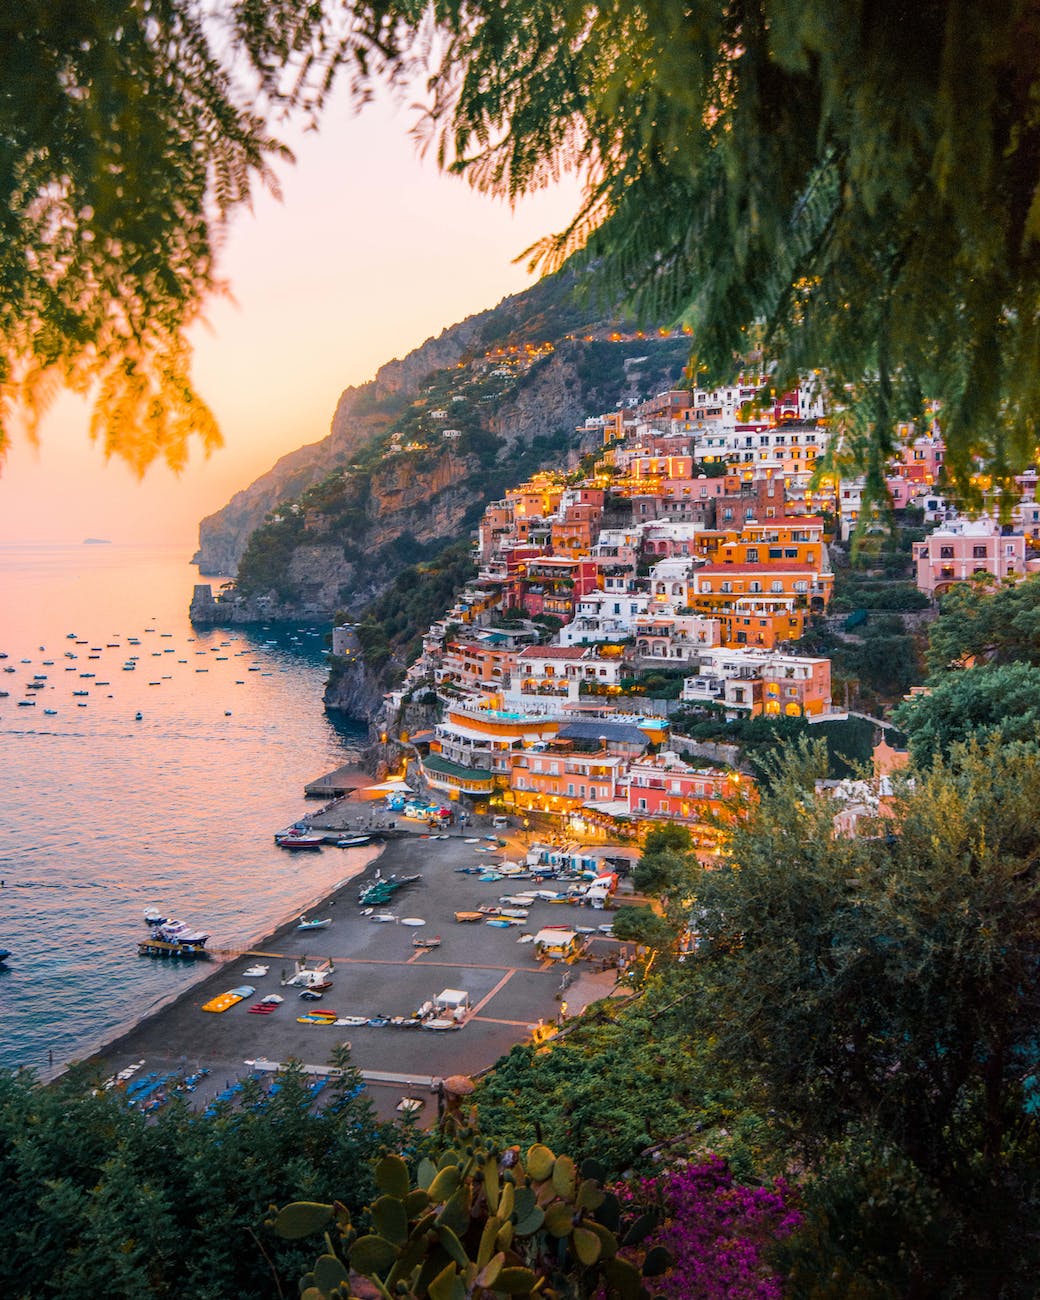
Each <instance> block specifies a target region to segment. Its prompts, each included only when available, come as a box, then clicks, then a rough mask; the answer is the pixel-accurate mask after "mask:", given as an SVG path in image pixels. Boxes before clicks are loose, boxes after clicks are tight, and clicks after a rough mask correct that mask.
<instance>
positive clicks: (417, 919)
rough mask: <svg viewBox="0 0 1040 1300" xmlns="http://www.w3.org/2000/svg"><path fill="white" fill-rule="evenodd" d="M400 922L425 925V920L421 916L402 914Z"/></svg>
mask: <svg viewBox="0 0 1040 1300" xmlns="http://www.w3.org/2000/svg"><path fill="white" fill-rule="evenodd" d="M401 924H402V925H413V926H420V925H425V924H426V922H425V921H424V920H423V919H422V917H421V916H402V917H401Z"/></svg>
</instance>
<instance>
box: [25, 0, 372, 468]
mask: <svg viewBox="0 0 1040 1300" xmlns="http://www.w3.org/2000/svg"><path fill="white" fill-rule="evenodd" d="M382 28H383V6H382V5H380V4H366V3H364V2H363V0H362V3H359V4H352V5H351V6H349V9H344V8H341V7H339V6H336V7H334V6H332V5H330V6H329V8H328V12H327V13H326V12H323V10H322V8H321V6H320V5H308V6H300V5H296V4H289V3H275V4H268V3H258V2H257V0H232V3H229V4H226V5H223V6H220V7H218V8H214V7H213V6H209V5H205V4H203V3H201V0H153V2H150V3H145V4H135V5H125V4H115V5H96V4H89V5H72V6H70V5H57V4H54V3H52V0H23V2H22V3H20V4H18V5H17V6H5V8H4V12H3V14H2V16H0V82H2V84H3V87H4V94H3V98H2V101H0V231H2V238H0V283H2V284H3V294H2V295H0V452H2V450H3V446H4V442H5V438H6V434H7V425H8V421H9V417H10V414H11V408H12V404H13V403H14V402H16V401H18V402H20V403H21V404H22V405H23V407H24V408H25V409H26V410H27V411H28V412H29V413H30V414H31V415H33V416H38V415H39V413H40V412H41V410H42V409H43V408H44V407H45V405H46V401H47V398H48V396H49V395H50V393H51V392H52V391H53V387H54V380H55V378H57V379H59V380H61V381H64V382H66V383H67V384H69V385H70V386H71V387H73V388H75V389H81V390H84V389H86V388H88V387H90V386H93V387H94V391H95V394H96V404H95V410H94V418H93V422H92V426H91V428H92V434H93V436H95V437H98V438H100V439H101V440H102V442H103V443H104V446H105V449H106V451H108V452H116V453H118V454H119V455H121V456H123V457H124V458H125V459H126V460H127V461H128V462H129V463H130V464H131V465H132V466H133V467H134V468H135V469H137V470H138V471H143V470H144V469H145V468H146V467H147V466H148V464H149V463H150V462H151V461H152V460H154V459H155V458H156V457H162V458H163V459H165V460H166V461H167V462H168V463H169V464H170V465H172V466H174V467H175V468H177V467H180V466H181V465H183V464H184V461H185V458H186V455H187V444H188V439H189V438H190V437H191V436H192V435H197V436H198V437H199V438H200V439H201V441H202V443H203V445H204V446H205V447H207V448H209V447H212V446H214V445H216V444H217V442H218V441H219V436H218V433H217V429H216V425H215V423H214V420H213V417H212V415H211V414H210V412H209V410H208V409H207V408H206V406H205V404H204V403H203V402H202V401H201V399H200V398H199V396H198V395H197V393H196V392H195V391H194V389H193V387H192V384H191V380H190V375H189V370H190V347H189V345H188V343H187V341H186V338H185V331H186V330H187V328H188V327H189V326H190V325H191V324H192V323H193V322H194V321H195V320H196V319H197V318H198V315H199V312H200V308H201V306H202V304H203V302H204V301H205V299H206V297H207V296H208V295H209V294H211V293H213V292H215V291H217V290H219V287H220V286H219V281H218V277H217V271H216V266H215V259H216V252H217V247H218V245H219V242H220V237H221V232H222V230H223V228H224V226H225V224H226V221H227V218H228V217H229V215H230V214H231V213H232V212H233V211H234V210H235V209H237V208H238V207H240V206H241V205H242V204H243V203H246V202H248V200H249V198H250V193H251V191H252V189H253V188H254V187H255V186H256V185H257V184H258V183H259V184H262V185H263V184H266V185H270V186H273V184H274V182H273V178H272V176H271V173H270V169H269V164H270V161H271V160H272V159H274V158H277V157H286V156H287V150H286V149H285V148H284V147H283V146H282V145H280V144H279V143H278V141H277V140H276V139H275V138H274V136H273V135H272V133H271V131H270V129H269V127H268V123H267V120H266V118H267V117H268V116H270V117H274V116H275V115H276V114H280V113H281V112H282V111H283V110H284V109H286V108H289V107H296V108H298V109H299V110H301V111H302V112H313V111H315V110H316V109H317V108H318V107H319V106H320V103H321V100H322V99H323V98H324V93H325V90H326V88H327V84H328V78H329V77H330V76H331V74H332V71H333V69H334V68H335V67H337V66H341V65H342V66H346V65H349V64H354V65H355V66H357V65H358V64H359V63H362V64H365V66H370V65H371V61H372V59H373V57H375V56H377V54H378V50H379V47H380V45H381V44H382V43H383V38H382V36H381V31H382ZM265 107H266V112H265Z"/></svg>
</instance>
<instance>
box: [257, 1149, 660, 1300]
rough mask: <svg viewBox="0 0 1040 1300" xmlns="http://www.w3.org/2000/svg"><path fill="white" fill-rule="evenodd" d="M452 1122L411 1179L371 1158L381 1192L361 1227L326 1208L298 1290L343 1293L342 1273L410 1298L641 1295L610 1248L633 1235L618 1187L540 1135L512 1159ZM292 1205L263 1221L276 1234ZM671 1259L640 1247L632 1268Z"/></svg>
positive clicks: (325, 1298) (634, 1276) (346, 1298)
mask: <svg viewBox="0 0 1040 1300" xmlns="http://www.w3.org/2000/svg"><path fill="white" fill-rule="evenodd" d="M455 1127H456V1130H457V1132H456V1140H457V1143H458V1146H459V1147H461V1148H462V1149H461V1150H458V1149H456V1148H449V1149H448V1150H446V1151H444V1152H443V1153H442V1154H441V1156H440V1160H439V1163H438V1166H437V1167H436V1169H435V1168H434V1166H433V1165H432V1162H430V1161H428V1160H424V1161H423V1162H421V1164H420V1169H419V1177H418V1181H417V1183H416V1185H415V1187H414V1188H413V1187H412V1186H411V1183H410V1179H409V1176H408V1167H407V1165H406V1164H405V1163H404V1161H403V1160H401V1159H400V1158H399V1157H396V1156H387V1157H385V1158H384V1159H383V1160H382V1161H380V1163H379V1165H378V1166H377V1168H376V1181H377V1182H378V1184H379V1187H380V1190H381V1192H382V1195H381V1196H379V1197H378V1199H376V1200H375V1201H373V1202H372V1204H371V1205H370V1206H369V1207H368V1213H369V1217H370V1219H371V1224H372V1229H373V1230H372V1231H370V1232H368V1233H367V1234H365V1235H363V1236H359V1235H357V1231H356V1230H355V1228H354V1226H353V1223H352V1221H351V1217H350V1214H349V1212H347V1210H346V1207H345V1206H343V1205H341V1204H336V1205H334V1206H333V1205H330V1206H326V1207H325V1210H326V1218H327V1219H331V1218H332V1217H333V1215H335V1218H336V1226H337V1229H338V1232H337V1237H336V1239H335V1240H334V1239H333V1237H332V1236H331V1235H330V1234H328V1233H326V1235H325V1245H326V1253H325V1254H323V1255H321V1256H320V1257H319V1258H318V1260H317V1261H316V1263H315V1264H314V1266H313V1268H312V1269H311V1270H310V1271H309V1272H308V1273H306V1274H305V1275H304V1277H303V1279H302V1281H301V1283H300V1292H301V1295H302V1296H304V1297H306V1300H350V1297H351V1296H352V1295H353V1294H354V1287H353V1284H352V1279H351V1272H353V1273H355V1274H358V1275H360V1276H361V1277H364V1278H367V1279H368V1281H369V1283H370V1284H374V1285H375V1287H376V1289H377V1291H378V1293H379V1294H380V1295H384V1296H395V1295H399V1296H402V1297H409V1298H411V1300H417V1298H418V1297H429V1300H492V1298H493V1297H496V1296H501V1295H518V1296H532V1295H535V1294H536V1293H545V1294H560V1293H561V1292H564V1293H566V1294H573V1295H591V1294H593V1293H596V1294H600V1295H602V1296H603V1297H604V1300H648V1296H649V1292H647V1291H646V1290H645V1289H644V1287H643V1285H642V1282H641V1273H640V1269H639V1267H638V1266H637V1264H636V1263H634V1262H633V1261H632V1259H631V1258H624V1259H622V1258H620V1257H619V1253H618V1252H619V1248H620V1244H621V1242H622V1240H625V1241H626V1242H627V1241H628V1240H629V1238H631V1240H632V1241H633V1243H634V1242H635V1241H636V1240H637V1234H635V1233H634V1232H633V1231H632V1229H633V1227H634V1226H636V1221H637V1220H638V1218H639V1215H638V1213H637V1214H635V1215H630V1216H628V1218H622V1216H621V1205H620V1202H619V1201H618V1199H617V1197H616V1196H613V1195H608V1193H606V1192H605V1191H604V1190H603V1189H602V1187H601V1186H600V1182H599V1179H600V1178H601V1177H602V1170H601V1167H600V1166H598V1165H597V1166H596V1171H595V1172H594V1171H593V1170H592V1169H591V1168H588V1169H587V1168H585V1167H583V1168H582V1169H580V1170H579V1167H578V1165H577V1164H576V1163H575V1161H574V1160H573V1159H572V1158H571V1157H570V1156H568V1155H555V1154H554V1153H553V1151H552V1150H550V1148H549V1147H547V1146H545V1145H543V1144H542V1143H540V1142H536V1143H534V1144H532V1145H531V1146H530V1147H529V1148H528V1150H527V1153H526V1156H524V1157H523V1158H521V1155H520V1148H519V1147H518V1146H512V1147H510V1148H509V1149H507V1150H506V1151H504V1152H502V1151H500V1150H499V1149H497V1148H496V1147H495V1146H494V1145H493V1144H485V1143H482V1142H481V1141H480V1140H479V1139H478V1138H477V1136H476V1134H475V1133H473V1132H472V1131H471V1130H469V1129H467V1128H464V1127H460V1126H458V1125H457V1124H456V1125H455ZM299 1209H300V1207H297V1206H292V1205H289V1206H286V1207H284V1208H283V1209H282V1210H281V1211H280V1212H279V1214H278V1215H277V1216H276V1217H275V1218H274V1219H273V1220H270V1224H269V1226H270V1227H272V1228H273V1229H274V1231H275V1233H276V1234H281V1231H282V1229H281V1227H280V1225H281V1224H282V1223H283V1221H284V1219H285V1217H286V1215H287V1214H288V1215H293V1214H295V1213H296V1212H297V1211H298V1210H299ZM601 1209H602V1210H603V1216H602V1217H603V1220H604V1221H602V1222H601V1221H600V1220H598V1219H597V1218H596V1212H597V1211H599V1210H601ZM607 1222H609V1223H610V1224H611V1225H612V1226H609V1227H608V1226H607ZM643 1235H645V1234H643ZM631 1253H634V1252H630V1254H631ZM670 1262H671V1259H670V1256H669V1257H667V1258H665V1259H661V1258H660V1257H659V1256H655V1257H654V1258H653V1259H651V1257H650V1255H649V1254H647V1255H646V1258H645V1260H644V1269H643V1272H644V1273H645V1275H646V1276H648V1277H649V1276H657V1275H658V1274H659V1273H661V1272H664V1271H665V1270H666V1269H667V1267H668V1265H669V1263H670ZM348 1264H349V1268H348ZM547 1283H548V1287H546V1284H547ZM543 1288H545V1291H544V1292H543Z"/></svg>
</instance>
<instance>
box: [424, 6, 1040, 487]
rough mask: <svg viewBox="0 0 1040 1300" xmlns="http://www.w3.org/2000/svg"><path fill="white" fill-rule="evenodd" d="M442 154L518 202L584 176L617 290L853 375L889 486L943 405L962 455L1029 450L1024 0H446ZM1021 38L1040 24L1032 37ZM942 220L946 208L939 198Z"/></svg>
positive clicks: (715, 330)
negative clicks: (930, 412)
mask: <svg viewBox="0 0 1040 1300" xmlns="http://www.w3.org/2000/svg"><path fill="white" fill-rule="evenodd" d="M437 9H438V13H439V14H440V15H441V16H442V17H443V20H444V21H445V22H446V24H447V25H448V27H449V30H450V31H451V33H452V38H451V39H450V40H449V41H448V42H447V45H446V48H445V52H444V57H443V62H442V64H441V67H440V70H439V72H440V75H439V77H438V78H437V79H435V82H434V88H435V91H436V92H438V93H437V98H436V102H435V105H434V110H433V112H434V117H435V121H436V122H437V123H438V125H439V126H440V134H439V145H440V152H441V157H442V159H443V160H444V161H445V162H447V163H448V164H449V165H450V166H452V167H453V168H454V169H456V170H459V171H462V172H466V173H467V174H468V175H469V176H470V177H471V179H472V180H473V181H474V183H475V184H477V185H479V186H481V187H483V188H486V189H488V190H491V191H493V192H504V193H508V194H510V195H513V196H515V195H517V194H519V193H522V192H524V191H526V190H528V189H531V188H533V187H535V186H537V185H539V184H541V183H543V182H544V181H545V180H546V179H547V178H548V177H549V176H551V175H552V174H553V173H554V171H555V169H556V168H558V167H560V166H569V167H573V168H575V169H576V170H578V171H580V172H582V173H583V174H584V176H585V177H586V179H587V188H586V192H585V199H584V202H583V205H582V207H581V210H580V212H579V213H578V214H577V215H576V217H575V218H574V221H573V222H572V223H571V225H570V226H569V227H568V228H567V229H566V230H565V231H564V232H563V233H562V234H561V235H559V236H558V237H556V238H555V239H552V240H549V241H547V242H546V243H545V244H543V245H542V246H541V248H540V250H539V252H540V254H541V256H542V257H543V258H544V259H545V260H546V261H547V262H548V264H550V265H553V264H556V263H557V262H559V261H560V260H562V259H563V258H564V257H566V256H567V255H568V254H570V253H571V252H572V251H573V250H575V249H582V250H583V251H584V255H585V258H586V265H587V266H589V267H595V268H596V275H597V276H598V277H599V278H600V280H601V282H603V283H605V284H606V285H608V286H609V287H610V288H611V289H612V290H615V291H623V292H625V293H627V294H628V295H629V296H630V297H631V298H632V299H633V300H634V301H635V303H636V304H637V306H639V307H640V308H641V309H642V311H643V312H644V313H646V314H649V315H650V316H652V317H656V318H658V319H660V318H667V317H672V318H680V317H681V318H684V319H686V320H688V321H690V322H691V323H692V324H693V326H694V332H695V347H696V358H695V368H699V367H700V366H701V365H704V366H706V367H707V368H708V369H709V370H710V371H711V372H712V373H713V374H714V375H721V374H724V373H728V372H730V370H731V368H732V366H733V357H734V354H744V353H746V352H747V351H748V347H749V342H751V341H753V339H754V330H753V327H755V326H756V323H757V322H762V329H761V332H760V334H759V335H758V338H760V339H761V340H762V341H763V342H764V344H765V346H766V347H767V348H768V349H769V351H770V353H771V355H773V356H774V357H775V358H776V359H777V361H778V367H779V368H778V374H777V379H778V381H779V382H786V381H787V380H788V379H789V378H790V377H791V376H793V375H794V374H796V373H805V372H806V371H808V370H811V369H812V368H814V367H825V368H826V369H827V371H828V373H829V376H830V379H831V382H832V384H834V385H835V386H836V388H837V391H842V386H843V385H851V388H850V389H849V390H848V397H849V408H848V412H847V416H846V417H845V419H844V423H845V426H846V433H847V438H846V440H845V441H846V442H850V443H855V442H857V441H859V442H861V443H862V444H863V445H864V447H865V452H864V455H863V456H862V457H861V458H860V459H861V460H863V459H865V460H866V463H867V471H868V486H869V487H870V488H871V489H872V490H873V491H874V493H875V494H876V496H877V499H879V500H880V499H881V489H882V479H883V468H884V460H885V454H886V452H887V450H888V448H889V445H890V435H891V429H892V422H893V419H894V418H896V417H897V416H898V417H905V416H908V415H910V414H911V413H912V412H914V411H920V410H921V400H920V399H921V394H922V393H923V394H925V395H926V396H930V397H934V398H936V399H938V400H939V401H940V402H941V404H942V419H943V424H944V429H945V433H946V437H947V443H948V468H949V470H950V472H951V474H952V475H953V477H954V479H955V480H956V481H957V483H958V486H959V487H960V488H961V489H962V490H964V491H965V492H968V493H970V492H971V489H972V482H971V478H972V474H973V471H974V468H975V460H974V457H975V454H976V453H981V454H982V456H983V458H984V459H985V460H986V461H987V462H988V463H989V465H990V467H991V469H992V472H993V474H994V475H995V476H996V477H997V478H998V479H999V480H1000V481H1001V482H1004V483H1007V482H1008V481H1009V474H1010V473H1011V472H1012V471H1013V470H1014V469H1015V468H1017V467H1021V466H1022V465H1024V464H1026V463H1028V461H1029V459H1030V458H1031V457H1032V455H1033V448H1034V446H1035V443H1036V425H1035V418H1034V414H1033V408H1034V403H1033V393H1034V392H1035V389H1036V386H1037V381H1038V378H1040V373H1038V367H1040V352H1038V351H1037V349H1036V348H1035V340H1036V337H1037V332H1038V330H1040V317H1038V314H1037V311H1036V308H1035V301H1036V288H1037V283H1038V273H1040V243H1038V235H1040V202H1038V200H1037V184H1038V179H1040V171H1038V163H1037V158H1038V144H1040V122H1038V120H1037V117H1036V114H1035V110H1034V107H1033V105H1034V96H1035V93H1036V86H1037V71H1036V61H1035V59H1034V58H1033V56H1032V53H1031V51H1032V44H1031V42H1032V40H1033V32H1034V27H1033V23H1034V18H1033V16H1032V11H1031V10H1030V9H1028V8H1027V7H1024V6H1022V5H1021V4H1019V3H1017V2H1016V0H997V3H995V4H992V5H985V6H981V5H972V4H969V3H965V0H926V3H922V4H919V5H915V6H912V7H908V6H907V5H905V4H903V3H901V0H881V2H880V3H877V4H873V5H871V6H869V7H867V8H864V7H862V6H859V5H846V6H838V7H835V6H834V5H833V4H831V3H829V0H752V2H750V3H739V4H730V5H726V4H721V3H718V0H695V2H694V3H690V2H689V0H655V2H654V3H652V4H651V3H649V2H642V0H635V2H634V3H633V2H631V0H624V3H622V2H621V0H600V2H599V3H593V4H589V3H586V2H585V0H563V2H562V3H561V2H560V0H535V2H533V3H525V4H524V5H522V6H521V5H515V6H505V7H503V6H501V5H499V4H494V5H492V4H484V3H479V2H477V3H466V4H463V3H461V2H460V0H454V2H453V0H448V2H447V3H444V4H441V5H439V6H437ZM1027 33H1029V35H1028V37H1027V35H1026V34H1027ZM924 212H926V213H927V214H928V219H927V220H922V219H921V214H922V213H924Z"/></svg>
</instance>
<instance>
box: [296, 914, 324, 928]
mask: <svg viewBox="0 0 1040 1300" xmlns="http://www.w3.org/2000/svg"><path fill="white" fill-rule="evenodd" d="M331 924H332V917H331V916H326V917H325V918H324V919H323V920H321V921H318V920H313V921H305V920H304V918H303V917H302V916H301V917H300V922H299V924H298V925H297V927H296V928H297V930H327V929H328V927H329V926H330V925H331Z"/></svg>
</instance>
